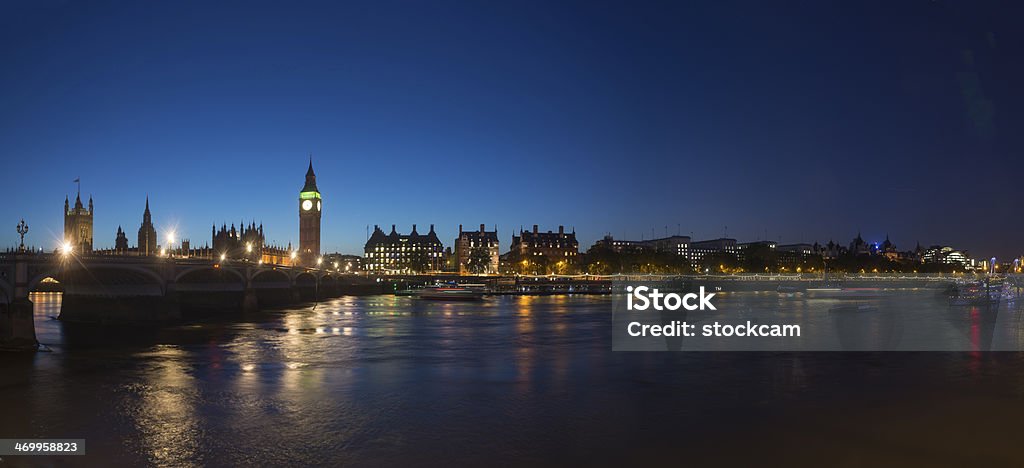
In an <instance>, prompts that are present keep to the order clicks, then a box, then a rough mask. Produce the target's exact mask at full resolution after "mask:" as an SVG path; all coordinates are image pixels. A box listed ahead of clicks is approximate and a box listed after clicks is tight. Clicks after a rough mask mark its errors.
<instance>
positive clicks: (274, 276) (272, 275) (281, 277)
mask: <svg viewBox="0 0 1024 468" xmlns="http://www.w3.org/2000/svg"><path fill="white" fill-rule="evenodd" d="M251 281H252V282H253V283H282V282H283V283H288V285H291V284H292V277H291V276H290V275H289V274H288V273H287V272H285V271H282V270H273V269H271V270H258V271H256V272H255V273H253V275H252V280H251Z"/></svg>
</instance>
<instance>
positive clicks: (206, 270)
mask: <svg viewBox="0 0 1024 468" xmlns="http://www.w3.org/2000/svg"><path fill="white" fill-rule="evenodd" d="M225 276H232V277H234V278H235V279H237V280H238V282H240V283H242V284H243V285H244V284H246V283H248V278H246V277H245V275H244V274H243V273H242V272H240V271H238V270H237V269H235V268H214V267H213V266H212V265H211V266H205V265H204V266H197V267H192V268H186V269H184V270H182V271H179V272H177V274H176V275H175V276H174V282H175V283H186V282H188V281H186V280H188V279H189V277H199V278H203V277H205V278H204V279H206V280H210V279H211V278H217V279H222V278H224V277H225ZM215 282H224V281H215Z"/></svg>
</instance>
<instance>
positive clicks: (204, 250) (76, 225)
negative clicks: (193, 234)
mask: <svg viewBox="0 0 1024 468" xmlns="http://www.w3.org/2000/svg"><path fill="white" fill-rule="evenodd" d="M94 209H95V207H94V204H93V200H92V197H89V204H88V208H86V207H85V205H83V203H82V198H81V193H78V194H77V195H76V196H75V204H74V206H72V205H71V204H70V199H69V198H68V197H65V198H64V242H65V246H64V248H65V249H67V250H69V251H70V252H73V253H75V254H77V255H115V256H136V257H147V256H166V257H179V258H204V259H211V260H219V261H225V260H229V259H230V260H246V261H252V262H259V263H268V264H274V265H307V266H313V265H315V264H316V262H317V259H318V258H320V255H321V252H320V219H321V214H322V210H323V200H322V196H321V193H320V189H319V188H317V185H316V174H315V173H314V172H313V161H312V159H311V160H310V162H309V168H308V169H307V171H306V180H305V184H304V185H303V187H302V190H300V192H299V246H298V249H294V248H293V247H292V244H291V243H290V242H289V243H288V246H287V247H284V246H277V245H271V244H268V243H267V241H266V237H265V236H264V234H263V224H262V223H259V224H257V223H256V222H255V221H250V222H249V223H245V222H244V221H243V222H240V223H239V224H238V226H235V224H233V223H232V224H231V225H230V226H229V225H228V224H227V223H222V224H221V227H220V228H219V229H218V228H217V226H216V224H215V225H213V227H212V229H211V236H210V242H209V243H207V244H205V245H203V246H202V247H193V246H192V245H191V241H190V240H189V239H173V238H171V239H166V238H165V239H164V242H165V244H164V245H161V244H160V242H159V240H158V234H157V229H156V227H155V226H154V225H153V215H152V213H151V212H150V208H149V197H148V196H147V197H146V205H145V209H144V210H143V212H142V223H141V224H140V226H139V230H138V237H137V243H136V244H135V246H130V245H129V242H128V234H127V233H126V232H125V230H124V229H123V228H122V227H121V226H118V227H117V232H116V233H115V235H114V247H113V248H111V249H99V250H95V249H94V248H93V236H94V231H93V219H94V218H93V215H94ZM165 236H166V234H165ZM176 242H177V244H175V243H176Z"/></svg>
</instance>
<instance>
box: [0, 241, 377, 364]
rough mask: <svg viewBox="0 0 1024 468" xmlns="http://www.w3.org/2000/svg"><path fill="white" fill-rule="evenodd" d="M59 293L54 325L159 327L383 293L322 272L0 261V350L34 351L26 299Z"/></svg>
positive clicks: (140, 261) (261, 266)
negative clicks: (37, 294) (52, 290)
mask: <svg viewBox="0 0 1024 468" xmlns="http://www.w3.org/2000/svg"><path fill="white" fill-rule="evenodd" d="M49 288H57V289H59V290H60V291H62V292H63V297H62V300H61V311H60V316H59V318H60V319H61V320H67V321H87V322H108V323H109V322H151V321H152V322H159V321H173V320H180V319H183V318H189V317H193V316H195V317H202V316H210V315H216V314H224V313H231V312H253V311H256V310H259V309H260V308H265V307H275V306H285V305H289V304H296V303H301V302H313V301H318V300H321V299H326V298H330V297H336V296H339V295H342V294H368V293H379V292H382V291H383V285H382V284H381V283H379V282H377V281H375V280H374V279H370V278H366V277H359V276H356V275H352V274H344V273H340V272H338V271H333V270H330V269H322V268H305V267H300V266H286V265H274V264H267V263H262V262H251V261H246V260H225V261H216V260H210V259H195V258H175V257H167V256H152V257H146V256H142V257H139V256H78V255H63V254H60V253H53V254H51V253H32V252H12V253H5V254H0V346H5V347H26V346H28V347H31V346H35V331H34V323H33V309H32V302H31V300H30V299H29V293H31V292H33V291H37V290H45V289H49Z"/></svg>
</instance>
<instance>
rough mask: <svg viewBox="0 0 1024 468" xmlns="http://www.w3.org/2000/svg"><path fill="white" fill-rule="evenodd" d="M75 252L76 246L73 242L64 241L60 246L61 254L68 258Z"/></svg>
mask: <svg viewBox="0 0 1024 468" xmlns="http://www.w3.org/2000/svg"><path fill="white" fill-rule="evenodd" d="M74 250H75V246H74V245H72V244H71V241H64V243H63V244H61V246H60V253H61V254H62V255H64V256H65V257H67V256H68V255H71V252H72V251H74Z"/></svg>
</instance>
